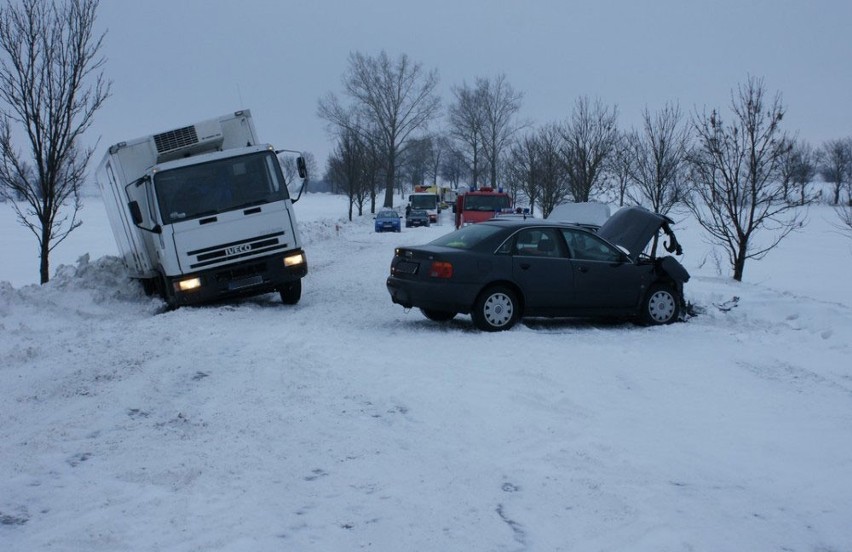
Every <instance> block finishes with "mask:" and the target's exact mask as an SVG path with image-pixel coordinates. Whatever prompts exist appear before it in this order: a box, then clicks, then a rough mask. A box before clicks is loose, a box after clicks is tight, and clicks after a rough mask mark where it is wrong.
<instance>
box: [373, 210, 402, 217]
mask: <svg viewBox="0 0 852 552" xmlns="http://www.w3.org/2000/svg"><path fill="white" fill-rule="evenodd" d="M376 216H377V217H378V218H396V217H397V215H396V211H379V214H378V215H376Z"/></svg>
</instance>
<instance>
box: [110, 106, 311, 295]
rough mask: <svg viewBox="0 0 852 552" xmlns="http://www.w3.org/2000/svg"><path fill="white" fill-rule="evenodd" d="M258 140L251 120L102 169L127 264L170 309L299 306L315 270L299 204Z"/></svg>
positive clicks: (225, 121)
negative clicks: (264, 296) (243, 299)
mask: <svg viewBox="0 0 852 552" xmlns="http://www.w3.org/2000/svg"><path fill="white" fill-rule="evenodd" d="M216 123H218V124H216ZM188 128H191V132H190V131H187V129H188ZM255 138H256V137H255V134H254V126H253V124H252V122H251V118H250V113H249V112H248V111H247V110H246V111H242V112H236V113H234V114H233V115H229V116H223V117H221V118H220V119H219V120H214V121H205V122H202V123H199V124H197V125H193V127H185V128H183V129H178V130H176V131H170V132H169V133H163V134H160V135H155V136H151V137H145V138H141V139H138V140H134V141H129V142H121V143H119V144H116V145H115V146H112V147H111V148H110V149H109V152H108V153H107V155H106V156H105V158H104V160H103V162H102V163H101V165H100V167H99V169H98V184H99V187H100V188H101V191H102V194H103V195H104V198H105V202H104V203H105V206H106V208H107V214H108V217H109V219H110V224H111V226H112V229H113V233H114V234H115V237H116V241H117V243H118V245H119V251H120V253H121V254H122V258H123V260H124V263H125V265H126V266H127V267H128V270H129V272H130V274H131V277H134V278H137V279H139V280H140V281H142V283H143V285H144V286H145V288H146V290H148V291H155V290H156V291H158V292H159V293H160V294H161V295H162V296H163V298H164V299H165V300H166V302H167V303H168V304H169V305H170V306H179V305H189V304H198V303H205V302H210V301H215V300H220V299H224V298H228V297H236V296H243V295H257V294H260V293H268V292H272V291H278V292H279V293H280V295H281V299H282V301H283V302H285V303H290V304H292V303H295V302H298V300H299V298H300V296H301V278H302V277H304V276H305V275H306V274H307V262H306V258H305V254H304V251H303V250H302V246H301V239H300V236H299V232H298V226H297V224H296V218H295V213H294V211H293V205H292V204H293V201H292V199H291V197H290V193H289V190H288V187H287V182H286V181H285V178H284V174H283V172H282V170H281V165H280V162H279V159H278V157H277V153H278V152H276V151H275V149H274V148H273V147H272V146H271V145H269V144H259V143H257V141H256V139H255ZM205 143H206V147H205ZM299 166H300V168H302V169H303V167H304V165H303V163H302V164H300V165H299ZM303 176H304V175H303Z"/></svg>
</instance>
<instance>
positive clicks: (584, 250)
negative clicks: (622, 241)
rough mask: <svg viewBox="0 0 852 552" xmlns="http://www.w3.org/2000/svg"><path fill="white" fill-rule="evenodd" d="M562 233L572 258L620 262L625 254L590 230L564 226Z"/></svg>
mask: <svg viewBox="0 0 852 552" xmlns="http://www.w3.org/2000/svg"><path fill="white" fill-rule="evenodd" d="M562 235H563V236H564V237H565V242H566V243H567V244H568V249H569V254H570V255H571V257H572V258H575V259H580V260H586V261H605V262H618V261H621V260H622V259H623V257H624V255H623V254H622V253H621V251H619V250H618V249H616V248H615V247H613V246H611V245H610V244H608V243H606V242H605V241H603V240H602V239H600V238H599V237H597V236H595V235H594V234H590V233H588V232H581V231H579V230H573V229H570V228H563V229H562Z"/></svg>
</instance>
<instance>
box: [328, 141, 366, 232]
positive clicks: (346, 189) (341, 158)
mask: <svg viewBox="0 0 852 552" xmlns="http://www.w3.org/2000/svg"><path fill="white" fill-rule="evenodd" d="M368 156H369V147H368V145H367V144H366V143H365V142H364V141H363V140H362V139H361V137H360V136H359V135H358V133H356V132H355V131H353V130H346V129H344V130H342V131H341V132H340V136H339V137H338V141H337V147H336V148H335V149H334V152H333V153H332V154H331V155H330V156H329V158H328V169H327V172H326V178H327V179H328V180H330V181H331V182H332V183H333V184H334V186H335V189H336V190H338V191H340V192H342V193H344V194H345V195H346V197H347V198H348V199H349V220H350V221H351V220H352V217H353V210H354V208H356V207H357V209H358V216H361V215H363V214H364V203H365V202H366V200H367V198H368V197H369V191H370V186H369V181H368V179H367V178H366V177H367V174H366V168H367V166H368V164H369V159H368V158H367V157H368Z"/></svg>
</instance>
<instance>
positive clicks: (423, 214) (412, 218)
mask: <svg viewBox="0 0 852 552" xmlns="http://www.w3.org/2000/svg"><path fill="white" fill-rule="evenodd" d="M429 224H430V223H429V212H428V211H426V209H411V210H410V211H408V214H407V215H405V227H406V228H412V227H414V226H429Z"/></svg>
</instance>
